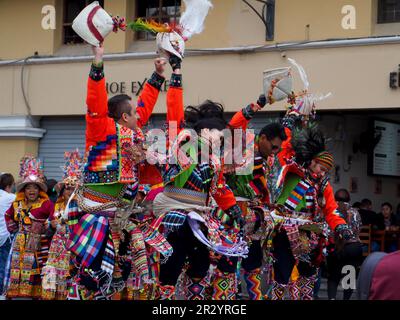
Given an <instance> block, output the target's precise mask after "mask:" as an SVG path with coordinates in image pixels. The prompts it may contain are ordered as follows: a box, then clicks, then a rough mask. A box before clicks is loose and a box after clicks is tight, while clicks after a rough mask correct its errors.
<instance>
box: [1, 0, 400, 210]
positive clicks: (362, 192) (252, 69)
mask: <svg viewBox="0 0 400 320" xmlns="http://www.w3.org/2000/svg"><path fill="white" fill-rule="evenodd" d="M72 2H73V1H68V0H34V1H31V0H19V1H11V0H3V1H1V2H0V30H2V33H3V34H2V43H3V45H1V46H0V98H1V99H0V150H1V152H2V154H3V157H1V158H0V171H11V172H12V173H14V174H16V173H17V170H18V161H19V159H20V157H21V156H23V155H24V154H26V153H29V154H34V155H39V156H43V155H42V154H41V151H40V150H41V148H42V146H41V144H42V143H43V141H45V140H46V139H50V138H49V132H50V131H49V129H47V127H44V126H43V123H49V125H50V126H51V123H52V121H53V124H54V123H57V121H61V120H62V119H66V118H68V119H70V118H71V117H72V118H71V119H74V118H76V119H80V120H79V121H82V119H83V115H84V114H85V111H86V110H85V109H86V107H85V94H86V79H87V75H88V72H89V68H90V61H91V59H92V56H91V49H90V47H89V46H88V45H85V44H82V43H73V44H71V43H66V42H67V41H66V34H67V33H66V28H68V14H69V13H68V12H69V11H68V10H71V3H72ZM88 2H90V1H88ZM103 2H104V3H103V4H104V8H105V9H106V10H107V11H108V12H109V13H112V14H113V15H117V14H118V15H120V16H125V17H127V20H130V21H131V20H133V19H134V18H135V17H138V16H141V13H142V12H151V10H152V9H151V8H150V9H149V8H145V9H146V10H147V11H143V10H144V9H143V8H144V7H145V6H146V3H147V1H143V0H104V1H103ZM153 2H154V1H153ZM180 2H181V1H167V0H160V1H159V5H160V7H161V8H163V7H165V8H166V12H171V10H172V11H173V9H174V8H173V7H174V6H175V5H178V10H179V3H180ZM248 2H249V3H250V4H251V5H252V6H253V8H254V10H255V11H257V12H258V13H260V14H262V12H263V10H264V9H265V8H263V4H262V3H260V2H259V1H255V0H249V1H248ZM394 2H395V3H397V4H396V5H394V6H390V4H389V3H393V1H384V0H324V1H321V0H303V1H297V0H275V1H274V3H275V6H274V9H271V8H269V9H268V10H271V11H267V15H268V16H269V17H273V23H271V24H270V25H269V26H270V27H271V26H273V39H270V40H266V26H265V25H264V24H263V22H262V21H261V19H260V18H259V17H258V16H257V15H256V13H255V12H254V10H253V9H252V8H250V7H249V6H248V5H247V4H246V3H245V2H243V1H241V0H213V1H212V3H213V8H212V9H211V11H210V13H209V16H208V17H207V20H206V24H205V29H204V32H203V33H202V34H200V35H196V36H194V37H193V38H192V39H191V40H190V41H189V42H188V43H187V47H186V57H185V59H184V63H183V79H184V99H185V105H189V104H197V103H200V102H202V101H203V100H205V99H213V100H215V101H219V102H222V103H223V104H224V106H225V108H226V110H227V111H228V112H235V111H237V110H239V109H240V108H241V107H243V106H244V105H246V104H248V103H250V102H252V101H254V100H256V99H257V97H258V95H259V94H260V93H261V92H262V75H263V74H262V72H263V70H265V69H269V68H277V67H283V66H289V65H290V64H289V62H288V60H287V58H293V59H295V60H296V61H297V62H298V63H300V64H301V65H302V66H303V67H304V68H305V70H306V72H307V74H308V78H309V81H310V91H311V92H313V93H321V94H325V93H328V92H331V93H332V96H331V97H330V98H329V99H326V100H324V101H322V102H321V103H320V104H319V105H318V110H319V112H320V114H322V115H323V117H322V120H323V121H324V124H326V127H327V131H329V132H330V133H331V134H335V132H336V131H337V130H336V129H337V124H338V123H343V125H342V126H341V130H342V129H343V130H344V131H345V132H352V133H351V134H349V135H348V137H347V139H349V140H348V141H342V140H343V139H342V140H340V141H339V142H338V143H339V144H336V145H335V148H336V149H337V150H334V152H335V155H336V158H337V162H338V164H339V165H340V166H341V168H342V169H343V167H344V168H346V169H347V160H348V156H349V155H351V156H352V159H353V161H352V168H350V169H349V171H346V172H345V173H344V174H343V175H342V177H341V178H340V179H339V182H337V183H336V184H334V186H335V188H338V187H346V188H349V183H350V179H352V178H358V180H359V184H360V186H362V187H361V188H360V189H359V191H358V194H356V193H355V194H354V200H358V199H359V198H361V197H369V198H372V199H373V200H375V201H376V202H377V203H378V202H380V201H383V200H390V201H392V202H393V203H396V202H400V197H399V195H398V193H399V192H400V191H398V190H397V189H398V188H399V187H398V184H399V183H400V181H399V179H397V178H393V177H382V178H379V177H372V176H368V177H367V172H366V170H364V169H360V168H364V166H366V162H367V159H366V155H362V154H358V155H357V154H353V151H352V150H351V146H352V144H353V142H354V141H353V140H355V139H357V137H358V136H359V135H360V133H361V132H362V130H366V123H367V118H368V117H369V116H371V115H374V116H383V117H386V118H388V119H392V120H393V119H395V120H396V119H397V118H398V115H397V112H398V107H399V105H400V88H398V85H399V77H398V74H397V73H396V72H399V64H400V60H399V53H400V37H398V36H396V35H397V34H398V30H399V26H400V1H394ZM69 5H70V6H69ZM180 9H181V11H182V10H183V7H182V8H180ZM16 12H18V15H17V16H18V20H19V21H23V22H24V23H23V24H22V23H21V24H15V21H14V19H15V16H16V15H15V13H16ZM392 13H393V14H392ZM397 15H398V16H397ZM49 19H50V20H49ZM52 19H53V20H52ZM43 23H44V26H45V27H46V25H51V23H54V28H49V29H47V28H43ZM105 47H106V53H107V54H106V58H105V75H106V79H107V83H108V90H109V94H110V95H113V94H117V93H126V94H129V95H131V96H132V97H134V98H135V97H136V96H137V94H138V93H139V92H138V91H139V90H140V87H141V85H142V84H143V83H144V81H145V80H146V78H148V77H149V76H150V74H151V73H152V71H153V62H152V60H153V59H154V58H155V57H156V54H155V41H153V40H142V39H139V37H138V35H137V34H134V32H132V31H127V32H118V33H117V34H111V35H109V36H108V37H107V39H106V41H105ZM35 55H36V56H35ZM32 56H34V57H32ZM168 73H169V71H168ZM391 73H393V74H392V76H391V75H390V74H391ZM168 77H169V75H168V74H167V78H168ZM390 77H392V82H390ZM295 78H296V81H295V88H296V90H300V89H302V84H301V82H300V81H299V77H298V75H297V74H296V72H295ZM166 88H167V87H165V88H164V89H166ZM284 110H285V105H284V104H283V103H277V104H275V105H273V106H269V107H267V108H266V110H265V111H263V112H262V113H261V114H260V115H258V119H259V120H258V121H260V123H262V121H263V120H262V119H265V123H266V122H267V121H268V119H269V118H271V117H276V116H278V115H280V114H282V113H283V112H284ZM164 113H165V90H164V91H163V92H162V93H161V94H160V97H159V100H158V103H157V105H156V108H155V114H156V117H157V116H159V117H160V118H162V117H163V114H164ZM338 117H339V118H338ZM335 119H336V120H335ZM338 119H339V120H338ZM355 119H356V120H355ZM325 122H326V123H325ZM354 123H357V126H356V127H354V126H353V124H354ZM362 128H363V129H362ZM358 129H359V130H358ZM66 132H67V131H65V132H64V133H63V134H64V135H66V134H67V133H66ZM46 135H47V138H46ZM53 139H55V138H53ZM82 139H83V138H82ZM340 144H343V147H341V146H340ZM345 145H346V146H348V147H346V146H345ZM69 147H70V145H69V144H67V143H66V144H65V148H64V149H65V150H67V148H69ZM42 149H43V148H42ZM61 157H62V155H61ZM44 163H46V161H44ZM365 169H366V168H365ZM376 179H382V181H383V191H384V192H383V193H382V194H376V193H375V192H374V190H373V185H374V183H375V182H376V181H375V180H376ZM367 185H371V186H372V187H371V188H370V189H368V187H367Z"/></svg>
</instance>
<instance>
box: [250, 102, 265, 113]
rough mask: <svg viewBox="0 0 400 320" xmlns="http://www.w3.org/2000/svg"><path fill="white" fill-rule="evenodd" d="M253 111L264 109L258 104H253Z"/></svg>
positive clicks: (251, 106)
mask: <svg viewBox="0 0 400 320" xmlns="http://www.w3.org/2000/svg"><path fill="white" fill-rule="evenodd" d="M250 108H251V110H253V111H254V112H257V111H260V110H261V109H262V107H260V106H259V105H258V104H257V103H255V104H254V103H253V104H251V105H250Z"/></svg>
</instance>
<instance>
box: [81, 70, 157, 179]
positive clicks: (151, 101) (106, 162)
mask: <svg viewBox="0 0 400 320" xmlns="http://www.w3.org/2000/svg"><path fill="white" fill-rule="evenodd" d="M163 82H164V78H163V77H161V76H159V75H158V74H157V73H153V75H152V76H151V78H150V79H149V80H148V81H147V82H146V84H145V85H144V88H143V92H142V94H141V95H140V97H139V99H138V101H137V107H136V114H137V117H138V129H137V130H136V131H133V130H131V129H129V128H126V127H123V126H120V125H118V124H116V123H115V121H114V120H113V119H112V118H109V117H108V107H107V100H108V97H107V91H106V85H105V78H104V72H103V66H100V67H98V66H95V65H92V67H91V71H90V75H89V78H88V84H87V90H88V91H87V99H86V104H87V114H86V152H87V154H88V157H87V163H86V165H85V168H84V182H85V184H86V185H99V184H100V185H101V184H114V183H122V184H129V183H135V182H137V179H138V167H137V166H135V165H134V164H133V163H132V161H131V160H130V158H129V154H130V153H129V151H130V149H131V148H132V147H133V146H134V145H135V144H137V143H140V142H142V141H143V140H144V137H143V134H142V132H141V130H140V128H141V127H143V126H144V125H145V124H146V123H147V121H148V119H149V117H150V115H151V113H152V111H153V108H154V106H155V104H156V101H157V98H158V94H159V92H160V89H161V85H162V83H163Z"/></svg>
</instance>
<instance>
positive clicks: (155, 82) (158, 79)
mask: <svg viewBox="0 0 400 320" xmlns="http://www.w3.org/2000/svg"><path fill="white" fill-rule="evenodd" d="M164 81H165V78H164V77H162V76H160V75H159V74H158V73H157V72H153V74H152V75H151V77H150V79H149V80H147V82H148V83H149V84H150V85H152V86H153V87H154V88H156V89H157V90H158V91H160V90H161V86H162V84H163V83H164Z"/></svg>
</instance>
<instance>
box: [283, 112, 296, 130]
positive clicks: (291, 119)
mask: <svg viewBox="0 0 400 320" xmlns="http://www.w3.org/2000/svg"><path fill="white" fill-rule="evenodd" d="M297 121H298V117H297V116H295V115H286V116H285V117H284V118H283V119H282V125H283V126H284V127H286V128H288V129H290V130H293V128H294V127H295V124H296V122H297Z"/></svg>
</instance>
